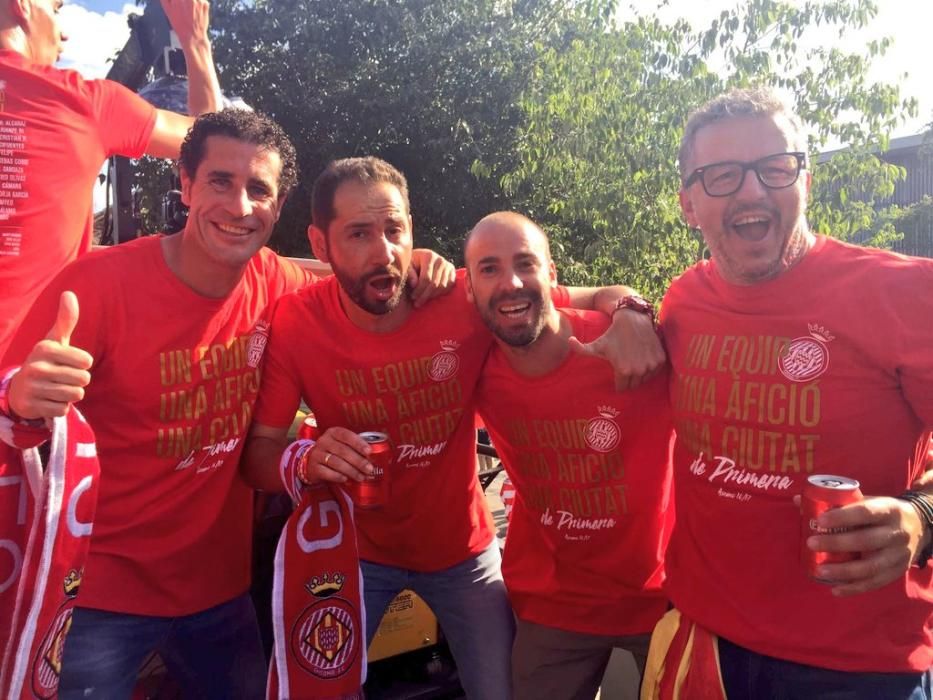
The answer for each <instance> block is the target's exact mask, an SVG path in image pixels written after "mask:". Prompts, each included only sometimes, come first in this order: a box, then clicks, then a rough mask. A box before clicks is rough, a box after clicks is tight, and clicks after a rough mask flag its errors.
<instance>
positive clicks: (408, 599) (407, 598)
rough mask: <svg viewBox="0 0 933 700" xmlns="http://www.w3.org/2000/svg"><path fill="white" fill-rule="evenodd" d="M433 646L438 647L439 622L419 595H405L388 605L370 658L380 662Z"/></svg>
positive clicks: (408, 593)
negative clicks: (436, 645) (380, 660)
mask: <svg viewBox="0 0 933 700" xmlns="http://www.w3.org/2000/svg"><path fill="white" fill-rule="evenodd" d="M432 644H437V618H436V617H434V613H432V612H431V608H429V607H428V604H427V603H425V602H424V601H423V600H422V599H421V598H419V597H418V595H417V594H416V593H413V592H412V591H402V592H401V593H399V594H398V595H397V596H395V599H394V600H393V601H392V602H391V603H389V607H388V609H387V610H386V614H385V615H384V616H383V618H382V622H381V623H379V629H378V630H376V636H375V637H373V643H372V644H370V645H369V653H368V656H367V658H368V660H369V661H379V659H385V658H388V657H390V656H396V655H398V654H404V653H405V652H406V651H414V650H415V649H421V648H423V647H428V646H431V645H432Z"/></svg>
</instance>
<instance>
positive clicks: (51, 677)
mask: <svg viewBox="0 0 933 700" xmlns="http://www.w3.org/2000/svg"><path fill="white" fill-rule="evenodd" d="M73 609H74V602H72V601H68V602H66V603H65V604H64V605H63V606H62V607H61V609H59V611H58V614H57V615H56V616H55V620H54V621H53V622H52V626H51V627H50V628H49V632H48V634H47V635H46V636H45V639H44V640H43V642H42V646H41V647H39V653H38V654H37V655H36V659H35V661H34V663H33V668H32V690H33V693H35V695H36V697H38V698H43V699H46V698H54V697H56V695H57V694H58V680H59V678H60V676H61V673H62V656H63V655H64V653H65V637H66V636H67V635H68V630H69V629H70V628H71V613H72V610H73Z"/></svg>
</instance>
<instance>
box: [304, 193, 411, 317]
mask: <svg viewBox="0 0 933 700" xmlns="http://www.w3.org/2000/svg"><path fill="white" fill-rule="evenodd" d="M333 212H334V216H333V219H332V220H331V221H330V224H329V225H328V227H327V232H326V233H325V232H323V231H321V230H320V229H318V228H316V227H314V226H312V227H311V229H310V231H309V233H310V236H311V244H312V247H313V248H314V251H315V254H316V255H317V256H318V257H319V258H321V259H322V260H325V261H326V262H329V263H330V265H331V267H332V268H333V270H334V276H336V277H337V280H338V281H339V282H340V287H341V290H342V293H343V294H344V295H345V296H346V297H347V299H348V300H349V301H351V302H352V303H353V304H355V305H356V306H357V307H359V308H360V309H362V310H363V311H365V312H366V313H368V314H373V315H376V316H382V315H384V314H387V313H389V312H390V311H393V310H394V309H396V308H397V307H398V306H399V305H400V304H401V303H402V301H403V299H404V293H405V280H406V277H407V275H408V266H409V264H410V263H411V251H412V232H411V229H412V225H411V216H410V215H409V213H408V207H407V205H406V203H405V199H404V198H403V197H402V193H401V192H400V191H399V189H398V187H396V186H395V185H393V184H390V183H388V182H372V183H362V182H358V181H355V180H347V181H345V182H343V183H341V184H340V185H339V186H338V187H337V189H336V191H335V192H334V200H333Z"/></svg>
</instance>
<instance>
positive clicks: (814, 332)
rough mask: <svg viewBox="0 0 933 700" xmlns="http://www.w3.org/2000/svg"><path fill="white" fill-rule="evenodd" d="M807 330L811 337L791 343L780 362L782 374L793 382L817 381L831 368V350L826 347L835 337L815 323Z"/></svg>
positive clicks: (797, 339)
mask: <svg viewBox="0 0 933 700" xmlns="http://www.w3.org/2000/svg"><path fill="white" fill-rule="evenodd" d="M807 330H809V331H810V335H809V336H803V337H801V338H794V339H793V340H792V341H790V343H789V344H788V345H787V349H786V350H785V351H784V353H783V354H782V355H781V359H780V360H779V361H778V365H779V367H780V369H781V374H783V375H784V376H785V377H787V378H788V379H790V380H791V381H792V382H808V381H810V380H811V379H816V378H817V377H819V376H820V375H821V374H823V372H825V371H826V370H827V369H828V368H829V349H828V348H827V347H826V346H827V344H828V343H829V342H830V341H831V340H833V339H834V338H835V336H834V335H833V334H832V333H830V332H829V331H827V330H826V329H825V328H823V327H822V326H819V325H817V324H815V323H808V324H807Z"/></svg>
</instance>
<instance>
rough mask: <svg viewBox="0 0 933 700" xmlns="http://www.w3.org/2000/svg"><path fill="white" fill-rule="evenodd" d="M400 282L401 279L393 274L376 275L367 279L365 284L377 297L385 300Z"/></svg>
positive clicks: (393, 293) (392, 293)
mask: <svg viewBox="0 0 933 700" xmlns="http://www.w3.org/2000/svg"><path fill="white" fill-rule="evenodd" d="M400 282H401V279H400V278H399V277H396V276H395V275H376V276H375V277H371V278H370V279H369V281H368V283H367V286H368V287H369V288H370V289H371V290H372V291H373V294H374V295H375V297H376V298H377V299H379V300H380V301H387V300H389V299H391V298H392V297H393V296H394V295H395V292H396V291H397V290H398V286H399V283H400Z"/></svg>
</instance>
